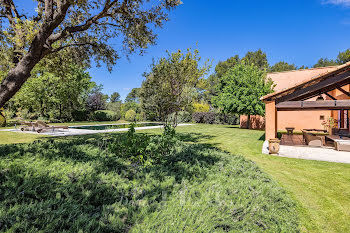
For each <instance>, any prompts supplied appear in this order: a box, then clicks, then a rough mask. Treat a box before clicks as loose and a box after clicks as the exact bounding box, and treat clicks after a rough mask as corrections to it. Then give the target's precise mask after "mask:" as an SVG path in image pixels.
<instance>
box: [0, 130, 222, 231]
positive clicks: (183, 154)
mask: <svg viewBox="0 0 350 233" xmlns="http://www.w3.org/2000/svg"><path fill="white" fill-rule="evenodd" d="M124 136H125V133H120V134H119V133H118V134H104V135H85V136H78V137H73V138H48V139H45V140H37V141H35V142H33V143H30V144H14V145H3V146H0V155H1V156H0V160H6V161H7V162H6V163H0V183H1V184H2V185H1V186H0V200H1V202H2V204H1V205H0V210H1V211H3V212H5V213H6V212H7V215H6V216H0V224H1V226H2V228H3V229H4V230H8V229H10V228H11V229H12V230H15V231H19V232H21V231H22V232H25V231H28V230H31V231H39V230H43V231H50V232H61V231H79V230H83V231H88V232H90V231H102V232H113V231H114V232H115V231H118V232H127V231H128V230H129V229H130V227H131V226H132V225H133V224H134V223H135V221H140V220H141V219H142V218H143V217H145V216H146V215H147V214H149V213H151V212H153V211H155V209H156V208H157V207H158V206H159V205H160V204H161V202H162V200H164V198H166V197H165V196H166V195H170V194H171V193H172V192H173V191H174V190H175V189H176V187H178V186H179V184H181V183H182V182H183V181H185V180H186V182H192V181H193V180H198V179H205V177H206V174H207V170H208V169H210V168H211V167H213V166H214V165H215V164H216V163H217V162H219V161H220V160H221V159H222V158H220V157H218V156H217V155H215V153H211V152H210V151H209V149H210V148H214V145H213V144H205V143H202V144H201V143H199V144H193V142H199V141H200V140H201V139H210V138H212V137H211V136H207V135H203V134H192V135H190V134H178V137H179V138H180V139H181V140H183V141H185V142H191V143H182V142H179V145H176V150H175V151H174V153H173V154H169V155H167V156H165V157H164V158H162V159H161V161H160V162H158V163H156V164H153V165H151V166H146V167H144V166H141V165H140V164H135V163H133V162H131V161H130V160H128V159H127V158H122V157H117V156H115V155H114V154H112V153H111V152H110V151H108V149H107V148H108V145H109V143H111V142H113V141H114V140H123V137H124ZM164 194H165V196H164ZM14 205H16V206H17V207H16V208H14V209H13V208H11V206H14ZM28 216H30V217H28ZM15 222H16V224H15V225H14V223H15Z"/></svg>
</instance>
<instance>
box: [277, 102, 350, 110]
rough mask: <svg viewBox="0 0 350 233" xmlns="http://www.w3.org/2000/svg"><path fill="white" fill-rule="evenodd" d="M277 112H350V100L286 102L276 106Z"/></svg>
mask: <svg viewBox="0 0 350 233" xmlns="http://www.w3.org/2000/svg"><path fill="white" fill-rule="evenodd" d="M276 108H277V111H311V110H312V111H315V110H348V109H350V100H324V101H286V102H282V103H279V104H276Z"/></svg>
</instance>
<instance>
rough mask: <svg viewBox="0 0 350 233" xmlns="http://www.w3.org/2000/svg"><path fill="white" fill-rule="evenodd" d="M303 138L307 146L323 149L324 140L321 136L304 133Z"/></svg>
mask: <svg viewBox="0 0 350 233" xmlns="http://www.w3.org/2000/svg"><path fill="white" fill-rule="evenodd" d="M303 136H304V140H305V143H306V145H308V146H315V147H322V146H323V140H322V138H321V137H319V136H315V135H313V134H311V133H307V132H304V131H303Z"/></svg>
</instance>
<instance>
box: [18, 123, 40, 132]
mask: <svg viewBox="0 0 350 233" xmlns="http://www.w3.org/2000/svg"><path fill="white" fill-rule="evenodd" d="M20 124H21V126H20V129H21V131H36V128H37V127H38V124H37V123H36V122H28V121H22V122H20Z"/></svg>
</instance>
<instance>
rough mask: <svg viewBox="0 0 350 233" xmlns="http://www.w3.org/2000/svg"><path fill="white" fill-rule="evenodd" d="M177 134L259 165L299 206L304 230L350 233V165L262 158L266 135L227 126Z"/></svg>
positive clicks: (182, 130)
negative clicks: (195, 139) (188, 135)
mask: <svg viewBox="0 0 350 233" xmlns="http://www.w3.org/2000/svg"><path fill="white" fill-rule="evenodd" d="M177 131H178V132H180V133H185V134H188V133H190V134H191V135H192V136H195V135H196V136H197V138H198V140H199V141H200V142H202V143H207V144H210V145H213V146H216V147H218V148H220V149H222V150H225V151H228V152H230V153H232V154H239V155H242V156H244V157H245V158H247V159H250V160H252V161H254V162H256V163H257V165H258V166H259V167H260V168H262V169H263V170H264V171H265V172H267V173H268V174H270V175H271V176H272V177H273V178H274V179H275V180H276V181H278V182H279V184H281V185H282V186H283V187H285V188H286V189H287V190H288V191H289V193H290V195H291V196H293V197H294V198H295V199H296V200H297V201H298V202H299V203H300V204H299V207H298V212H299V215H300V217H301V221H302V230H304V231H307V232H350V164H340V163H329V162H320V161H310V160H301V159H290V158H282V157H276V156H268V155H263V154H261V148H262V143H263V140H264V132H263V131H253V130H245V129H239V128H238V127H235V126H224V125H196V126H188V127H178V128H177ZM153 132H154V133H157V131H153ZM349 156H350V153H349Z"/></svg>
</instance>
